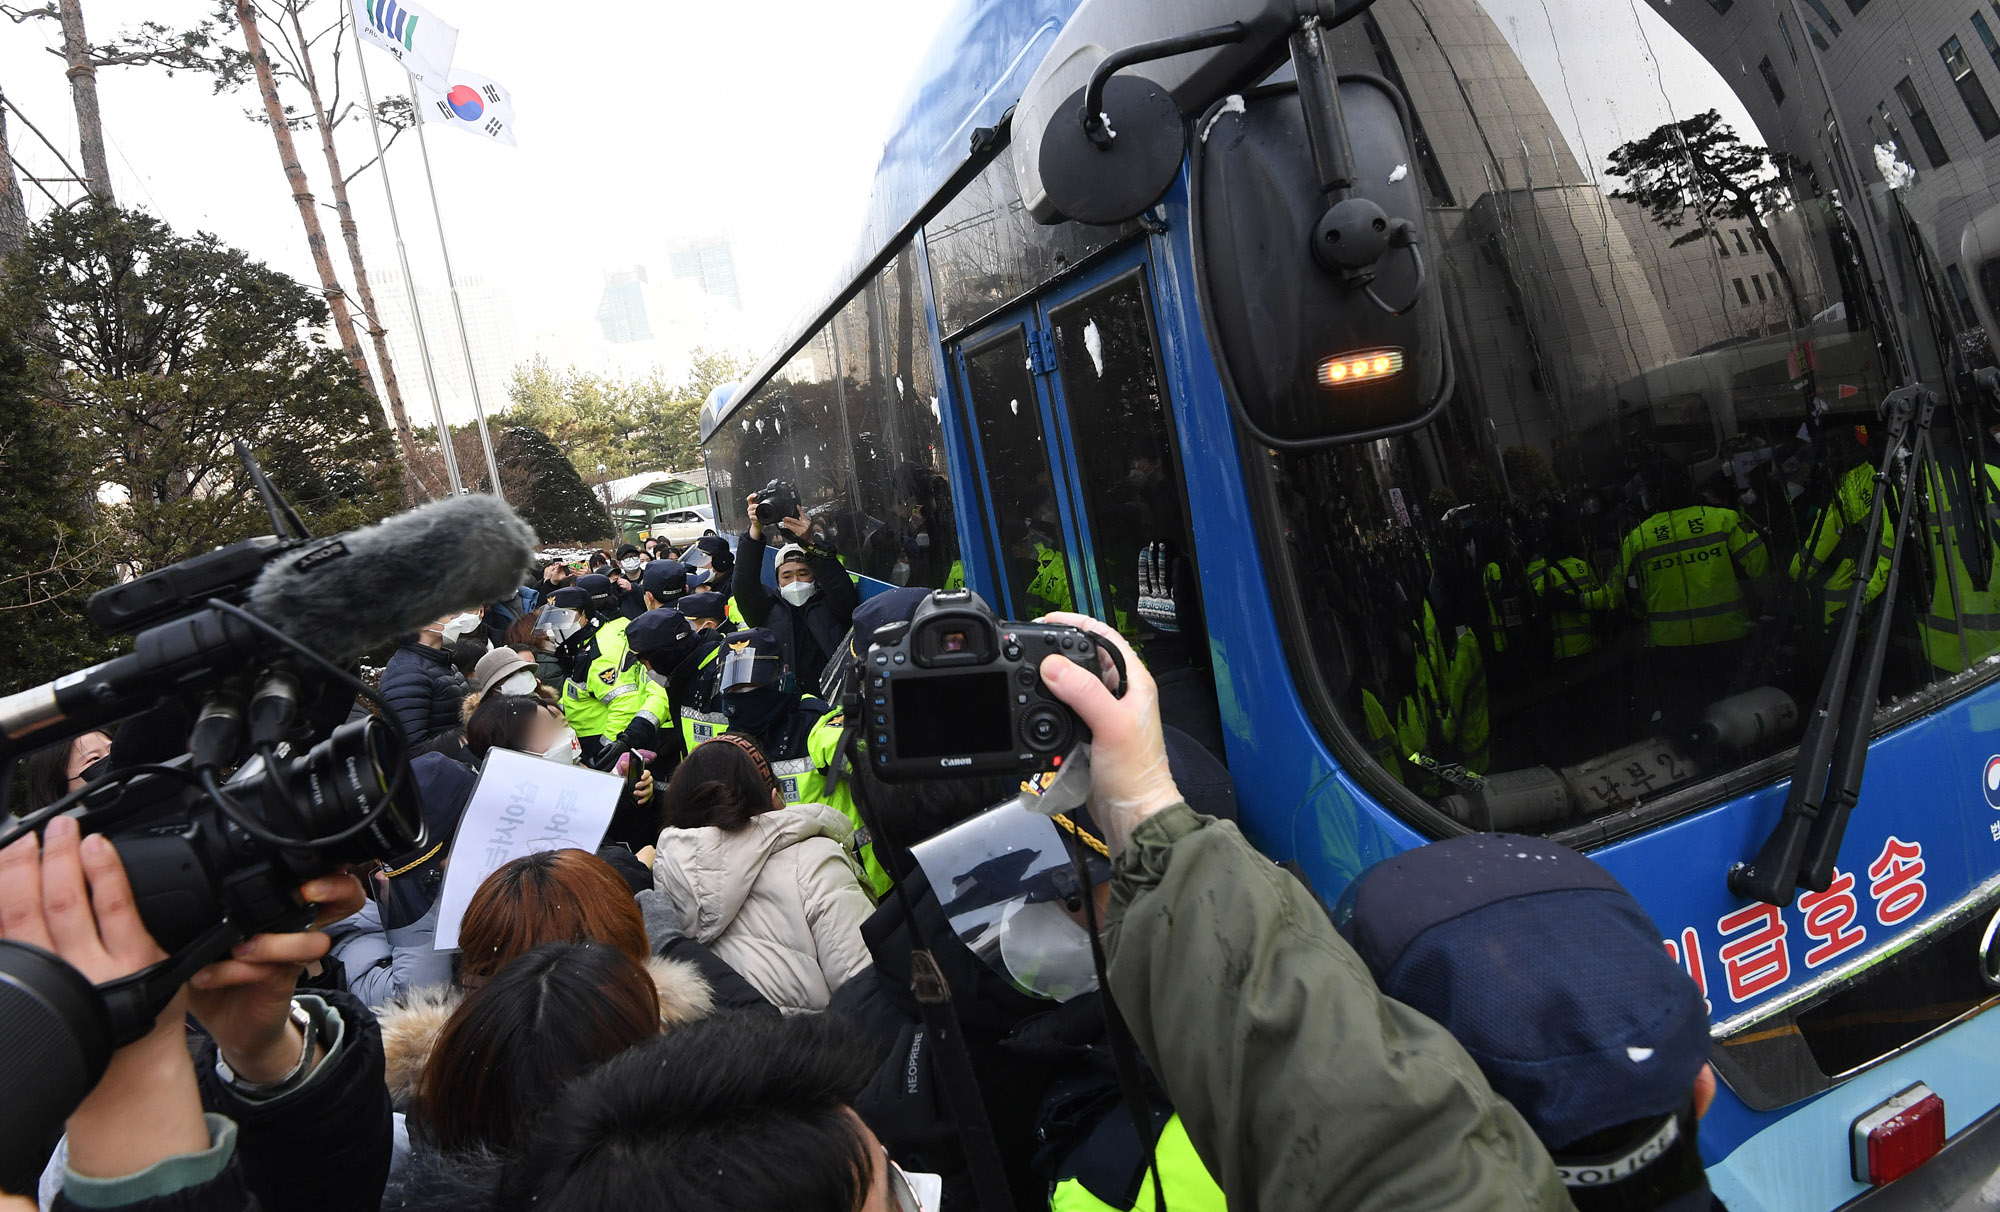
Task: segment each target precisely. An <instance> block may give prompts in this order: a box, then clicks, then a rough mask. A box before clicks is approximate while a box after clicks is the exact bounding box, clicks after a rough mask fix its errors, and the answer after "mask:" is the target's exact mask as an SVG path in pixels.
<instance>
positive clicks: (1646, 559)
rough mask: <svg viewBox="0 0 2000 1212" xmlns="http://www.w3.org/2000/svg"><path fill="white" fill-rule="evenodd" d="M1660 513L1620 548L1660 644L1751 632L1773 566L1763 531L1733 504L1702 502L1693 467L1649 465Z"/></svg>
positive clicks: (1650, 632)
mask: <svg viewBox="0 0 2000 1212" xmlns="http://www.w3.org/2000/svg"><path fill="white" fill-rule="evenodd" d="M1646 479H1647V490H1648V491H1647V496H1648V498H1649V504H1652V505H1653V506H1654V508H1655V512H1654V513H1653V514H1652V515H1651V516H1650V517H1648V518H1647V519H1646V520H1645V521H1644V522H1641V523H1640V524H1639V525H1638V526H1636V527H1634V528H1633V530H1632V532H1631V533H1630V534H1628V535H1626V536H1625V541H1624V543H1623V544H1621V545H1620V547H1619V552H1618V557H1619V564H1620V566H1621V567H1622V568H1623V569H1624V570H1625V577H1626V586H1627V588H1628V589H1630V591H1631V593H1632V595H1633V596H1632V599H1631V600H1632V604H1633V605H1634V606H1636V607H1638V608H1639V609H1641V610H1642V611H1643V612H1644V614H1645V618H1646V635H1647V640H1648V642H1649V643H1650V644H1651V645H1652V646H1653V647H1655V648H1692V647H1700V646H1704V645H1712V644H1726V643H1730V642H1732V641H1735V640H1741V639H1743V638H1744V637H1745V636H1748V635H1749V634H1750V621H1751V611H1752V607H1753V605H1754V603H1755V597H1756V589H1755V583H1756V582H1757V581H1758V580H1760V579H1762V578H1763V577H1764V575H1765V574H1766V573H1768V572H1769V571H1770V567H1771V553H1770V552H1769V551H1768V550H1766V548H1765V546H1764V536H1762V535H1760V534H1758V533H1757V531H1756V529H1755V528H1754V527H1752V526H1751V525H1750V523H1749V522H1748V521H1747V520H1746V519H1745V518H1744V517H1743V515H1742V514H1739V513H1737V512H1736V511H1735V510H1733V509H1724V508H1722V507H1720V506H1716V505H1704V504H1702V503H1700V502H1699V501H1698V500H1697V499H1696V497H1695V492H1694V483H1693V481H1692V479H1691V478H1690V477H1689V475H1688V472H1687V469H1686V468H1684V467H1682V466H1680V465H1679V464H1677V463H1667V462H1659V463H1655V464H1653V465H1651V466H1649V467H1648V468H1647V476H1646Z"/></svg>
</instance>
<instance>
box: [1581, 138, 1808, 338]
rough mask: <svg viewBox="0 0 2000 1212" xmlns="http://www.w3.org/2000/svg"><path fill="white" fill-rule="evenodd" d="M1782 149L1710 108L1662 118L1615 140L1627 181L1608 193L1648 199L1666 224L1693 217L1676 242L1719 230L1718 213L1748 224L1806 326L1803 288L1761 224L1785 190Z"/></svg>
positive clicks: (1614, 165) (1616, 159)
mask: <svg viewBox="0 0 2000 1212" xmlns="http://www.w3.org/2000/svg"><path fill="white" fill-rule="evenodd" d="M1783 154H1784V153H1782V152H1778V153H1773V152H1772V151H1771V150H1770V149H1769V148H1765V147H1757V146H1754V145H1752V144H1749V143H1745V142H1744V141H1743V140H1742V139H1741V138H1739V137H1738V136H1737V134H1736V131H1735V130H1734V128H1732V127H1730V126H1729V125H1728V124H1727V123H1725V122H1723V120H1722V115H1721V113H1719V112H1718V111H1716V110H1712V109H1711V110H1709V111H1708V112H1707V113H1701V114H1696V115H1695V116H1694V117H1692V118H1683V119H1682V120H1681V121H1679V122H1667V123H1663V124H1662V125H1660V126H1658V127H1656V128H1654V130H1653V132H1652V133H1651V134H1649V135H1647V136H1646V137H1645V138H1643V139H1634V140H1632V141H1631V142H1630V143H1625V144H1621V145H1620V146H1618V147H1616V148H1613V149H1612V151H1611V156H1610V162H1609V170H1610V172H1611V175H1612V176H1614V177H1623V178H1625V180H1626V181H1627V182H1629V183H1630V184H1628V185H1627V186H1626V187H1625V188H1624V189H1614V190H1612V191H1611V196H1612V197H1614V198H1623V199H1626V200H1628V201H1632V202H1636V203H1638V204H1639V205H1640V206H1643V207H1645V208H1646V213H1647V214H1648V216H1650V217H1651V218H1652V220H1653V222H1654V223H1657V224H1659V226H1660V227H1661V228H1662V229H1664V230H1666V231H1673V230H1675V229H1677V228H1680V227H1685V226H1688V225H1689V223H1690V221H1692V224H1693V226H1692V228H1691V230H1689V231H1687V232H1685V233H1683V234H1682V235H1680V236H1679V237H1678V238H1676V239H1675V240H1674V242H1673V244H1672V245H1671V247H1674V248H1678V247H1680V246H1681V245H1683V244H1692V243H1694V242H1695V241H1696V240H1703V239H1709V238H1712V237H1713V238H1719V237H1717V236H1716V224H1717V222H1718V221H1720V220H1727V219H1735V220H1740V221H1741V222H1743V223H1745V224H1747V225H1748V226H1749V228H1750V230H1751V231H1752V232H1755V233H1756V237H1757V245H1758V247H1760V248H1762V249H1763V250H1764V251H1765V252H1766V253H1768V254H1769V255H1770V258H1771V267H1772V268H1773V269H1775V270H1777V271H1778V277H1779V279H1780V280H1781V281H1783V283H1784V285H1785V299H1786V301H1787V302H1788V303H1789V304H1790V306H1791V313H1792V323H1793V324H1794V325H1795V326H1799V327H1803V326H1804V324H1805V312H1804V311H1803V310H1802V309H1801V308H1800V306H1799V292H1798V288H1797V287H1795V286H1794V285H1793V284H1792V271H1791V267H1790V266H1788V265H1787V264H1786V263H1785V258H1784V255H1783V254H1782V253H1780V252H1779V251H1778V246H1777V245H1775V244H1773V243H1772V242H1771V232H1770V230H1769V229H1768V228H1767V227H1765V226H1764V216H1765V215H1766V214H1767V213H1770V212H1771V211H1775V210H1777V209H1778V208H1779V206H1780V204H1781V203H1782V202H1783V200H1784V197H1785V192H1784V187H1783V180H1782V178H1781V177H1779V176H1776V175H1774V170H1779V169H1782V168H1784V167H1785V166H1786V164H1787V163H1788V161H1786V160H1784V159H1782V157H1783Z"/></svg>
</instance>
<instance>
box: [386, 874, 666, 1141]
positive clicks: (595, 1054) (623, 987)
mask: <svg viewBox="0 0 2000 1212" xmlns="http://www.w3.org/2000/svg"><path fill="white" fill-rule="evenodd" d="M614 878H615V877H614ZM660 1026H661V1016H660V1005H659V996H658V993H657V991H656V990H655V988H654V985H653V982H652V981H651V980H649V979H648V978H647V976H646V970H645V969H644V968H643V967H641V966H640V964H639V962H638V961H636V960H634V959H633V957H632V956H631V955H630V954H628V953H627V952H626V951H624V950H623V949H622V948H619V947H616V946H612V945H609V944H606V943H602V942H589V941H585V942H554V943H544V944H542V945H541V946H539V947H535V948H534V949H532V950H530V951H528V952H526V953H524V954H522V955H519V956H516V957H514V958H513V959H512V960H511V961H509V962H508V963H507V964H505V965H504V966H502V967H501V968H500V969H498V970H497V971H496V972H495V973H494V975H493V979H492V981H491V982H490V983H488V984H486V985H484V986H482V987H481V988H479V989H476V990H474V991H473V992H472V993H470V994H468V995H467V996H466V998H465V1000H464V1001H463V1002H460V1003H459V1005H458V1008H457V1009H456V1010H453V1011H452V1014H451V1018H450V1019H449V1020H448V1021H447V1022H446V1023H445V1025H444V1029H443V1030H442V1031H440V1032H439V1033H438V1039H437V1046H436V1047H435V1048H433V1049H432V1050H431V1055H430V1059H429V1060H428V1061H426V1062H425V1064H424V1069H423V1074H422V1076H421V1077H419V1078H418V1080H417V1088H416V1091H415V1094H414V1096H413V1097H412V1098H411V1100H410V1115H409V1120H410V1128H411V1134H412V1139H413V1141H414V1142H421V1146H420V1147H428V1148H430V1149H431V1150H433V1151H436V1152H440V1153H466V1152H470V1151H473V1150H477V1149H485V1150H489V1151H491V1152H495V1153H511V1152H513V1151H514V1150H515V1148H516V1147H517V1146H518V1145H520V1144H521V1143H523V1142H524V1141H525V1139H526V1135H527V1133H528V1132H529V1131H530V1130H531V1128H532V1127H533V1124H534V1121H535V1120H536V1119H537V1118H539V1117H540V1115H541V1113H542V1112H543V1111H545V1110H546V1109H547V1108H548V1106H549V1105H550V1103H552V1102H553V1101H554V1100H555V1098H556V1096H557V1094H558V1093H559V1092H560V1091H561V1089H562V1087H563V1085H564V1084H565V1083H567V1082H568V1081H569V1080H570V1079H571V1078H573V1077H575V1076H576V1075H577V1074H579V1073H582V1072H583V1071H584V1070H586V1069H588V1068H590V1067H591V1066H592V1065H595V1064H598V1063H599V1062H601V1061H605V1060H608V1059H610V1058H611V1057H613V1056H616V1055H617V1054H618V1053H620V1052H623V1051H624V1050H625V1049H627V1048H629V1047H631V1046H632V1045H634V1044H637V1043H640V1042H641V1041H643V1040H647V1039H650V1038H652V1037H653V1036H656V1035H658V1034H660Z"/></svg>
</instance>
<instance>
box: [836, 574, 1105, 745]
mask: <svg viewBox="0 0 2000 1212" xmlns="http://www.w3.org/2000/svg"><path fill="white" fill-rule="evenodd" d="M1100 652H1102V653H1106V654H1108V655H1109V656H1110V657H1111V660H1112V663H1113V665H1115V666H1116V667H1117V670H1118V675H1119V683H1120V685H1119V692H1120V693H1121V694H1122V693H1123V692H1124V685H1123V683H1124V678H1125V662H1124V658H1123V656H1121V655H1120V653H1119V652H1118V650H1117V649H1116V648H1115V647H1113V646H1111V645H1108V644H1100V643H1099V642H1098V641H1097V639H1096V637H1094V636H1092V635H1091V634H1090V633H1089V632H1086V631H1080V630H1078V629H1077V628H1075V627H1062V626H1053V625H1049V624H1043V623H1012V622H1003V621H1001V620H1000V619H999V618H998V617H996V616H995V615H994V613H993V608H992V607H991V606H988V605H987V604H986V603H985V601H983V600H982V599H981V598H980V597H979V595H978V594H976V593H974V592H972V591H971V590H969V589H960V590H956V591H944V590H940V591H939V592H937V593H934V594H932V595H931V596H930V597H928V598H925V599H924V601H923V602H922V604H920V605H919V606H918V607H917V611H916V614H915V615H913V616H912V617H911V619H910V621H909V622H908V623H894V624H891V625H889V626H887V627H883V628H880V629H878V630H877V631H876V632H875V635H874V639H873V643H872V645H871V646H870V648H869V650H868V656H867V658H866V660H865V661H864V662H863V672H864V674H865V675H866V680H865V681H864V682H863V683H862V686H861V695H862V707H863V711H864V715H865V718H866V721H867V728H866V735H867V737H868V765H869V767H870V768H871V769H873V770H874V771H875V774H876V777H878V778H880V779H881V780H882V781H883V782H885V783H897V782H914V781H916V780H919V779H947V778H961V777H964V776H966V775H982V774H1019V775H1022V776H1027V775H1033V774H1040V773H1043V772H1044V771H1049V770H1054V769H1056V768H1057V767H1059V766H1061V765H1062V759H1063V755H1065V754H1067V753H1068V752H1069V751H1070V749H1071V748H1073V747H1074V746H1075V745H1076V744H1078V743H1079V742H1082V741H1088V740H1089V739H1090V729H1089V728H1087V727H1086V726H1085V725H1084V723H1083V721H1082V720H1080V719H1078V718H1077V717H1076V713H1075V712H1073V711H1071V710H1070V709H1069V708H1068V707H1067V706H1066V705H1064V704H1063V702H1062V701H1061V700H1059V699H1057V698H1056V697H1055V696H1053V695H1051V694H1050V693H1049V691H1048V688H1047V687H1045V686H1044V685H1042V677H1041V674H1040V672H1039V666H1040V665H1041V663H1042V660H1043V659H1044V658H1045V657H1048V656H1050V655H1052V654H1053V655H1060V656H1065V657H1068V658H1069V659H1070V660H1072V661H1075V662H1076V663H1077V664H1078V665H1081V666H1082V667H1083V668H1085V669H1088V670H1090V671H1091V672H1092V673H1098V672H1100V671H1101V666H1100V665H1099V663H1098V654H1099V653H1100Z"/></svg>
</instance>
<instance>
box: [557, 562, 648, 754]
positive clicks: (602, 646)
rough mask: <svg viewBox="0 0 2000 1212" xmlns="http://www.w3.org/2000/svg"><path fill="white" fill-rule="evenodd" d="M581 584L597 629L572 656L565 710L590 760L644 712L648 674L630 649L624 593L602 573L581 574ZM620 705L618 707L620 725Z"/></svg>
mask: <svg viewBox="0 0 2000 1212" xmlns="http://www.w3.org/2000/svg"><path fill="white" fill-rule="evenodd" d="M575 589H576V590H577V591H578V592H579V593H581V594H582V595H583V596H584V599H585V601H586V602H587V603H588V605H587V607H586V609H588V610H589V612H590V617H591V619H592V621H593V622H594V623H595V625H596V629H595V631H593V632H592V633H591V638H590V640H589V641H588V642H587V643H584V644H582V645H581V647H580V649H579V650H577V652H576V656H575V658H574V659H573V660H572V661H571V664H570V669H569V678H568V680H567V681H565V682H564V683H563V692H562V709H563V716H564V717H565V718H566V719H567V720H568V721H569V726H570V727H571V728H574V729H575V730H576V736H577V740H578V741H580V742H582V745H583V756H584V758H585V760H586V761H587V760H590V759H592V758H595V757H596V756H597V753H598V750H599V749H601V748H603V746H604V744H605V739H606V738H607V737H612V736H616V735H618V733H620V732H623V731H624V730H625V725H626V724H628V723H630V722H631V720H632V717H633V716H635V715H637V714H638V713H639V702H640V698H639V696H640V695H641V693H642V692H643V691H644V689H645V687H644V685H643V683H644V682H645V680H646V674H645V670H643V669H641V668H639V667H638V666H637V665H636V664H634V663H633V662H632V661H631V660H630V659H629V658H630V654H629V652H628V651H627V649H626V643H625V629H626V628H627V627H629V626H631V623H632V620H630V619H627V618H624V617H622V616H621V615H620V614H619V613H618V611H619V608H620V605H621V604H622V602H623V599H624V592H623V591H622V590H620V589H619V588H618V587H617V586H615V585H613V584H612V583H611V578H609V577H607V576H604V575H602V574H601V573H590V574H587V575H585V576H580V577H578V578H577V579H576V585H575ZM627 700H629V702H628V701H627ZM614 706H616V707H617V708H618V719H617V720H616V726H615V729H614V725H613V719H612V709H613V707H614Z"/></svg>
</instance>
